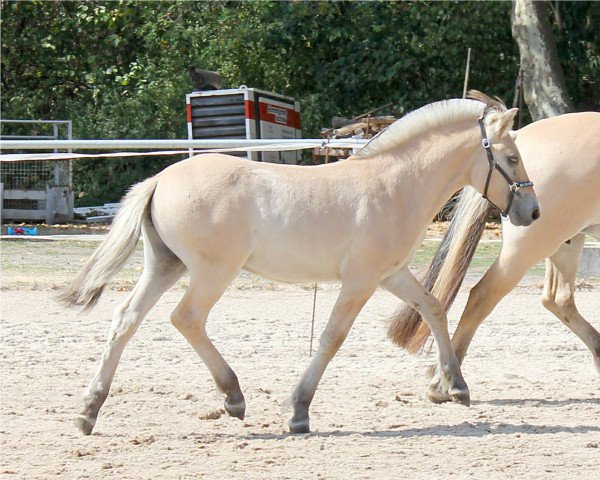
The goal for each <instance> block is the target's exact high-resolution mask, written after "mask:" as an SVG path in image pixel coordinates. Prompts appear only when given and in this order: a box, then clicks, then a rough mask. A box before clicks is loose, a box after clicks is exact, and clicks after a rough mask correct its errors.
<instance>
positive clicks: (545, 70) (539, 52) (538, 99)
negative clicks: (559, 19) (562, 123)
mask: <svg viewBox="0 0 600 480" xmlns="http://www.w3.org/2000/svg"><path fill="white" fill-rule="evenodd" d="M548 14H549V11H548V4H547V2H539V1H532V0H513V9H512V15H511V17H512V35H513V38H514V39H515V41H516V42H517V45H518V46H519V52H520V54H521V68H522V69H523V70H524V72H525V82H524V89H523V90H524V94H525V102H526V103H527V106H528V107H529V112H530V113H531V117H532V118H533V120H534V121H535V120H539V119H541V118H546V117H553V116H555V115H560V114H561V113H567V112H571V111H573V110H574V108H573V104H572V102H571V99H570V98H569V96H568V95H567V88H566V84H565V77H564V74H563V71H562V68H561V66H560V62H559V60H558V50H557V49H556V42H555V40H554V35H553V33H552V28H551V26H550V20H549V18H548Z"/></svg>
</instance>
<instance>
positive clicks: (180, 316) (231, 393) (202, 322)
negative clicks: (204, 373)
mask: <svg viewBox="0 0 600 480" xmlns="http://www.w3.org/2000/svg"><path fill="white" fill-rule="evenodd" d="M239 271H240V268H239V267H238V266H231V267H230V268H227V267H223V268H215V267H211V266H210V265H209V264H208V263H206V264H205V265H201V266H196V267H194V268H193V269H192V268H190V273H191V279H190V286H189V287H188V289H187V291H186V293H185V295H184V296H183V298H182V299H181V302H180V303H179V305H178V306H177V308H176V309H175V310H174V311H173V313H172V314H171V323H172V324H173V325H174V326H175V327H176V328H177V330H179V332H181V334H182V335H183V336H184V337H185V338H186V340H187V341H188V342H189V344H190V345H191V346H192V347H193V349H194V350H195V351H196V353H197V354H198V356H199V357H200V358H201V359H202V361H203V362H204V364H205V365H206V367H207V368H208V370H209V371H210V373H211V374H212V376H213V378H214V380H215V383H216V384H217V388H218V389H219V390H220V391H221V392H222V393H224V394H225V403H224V406H225V410H226V411H227V413H229V415H231V416H232V417H237V418H239V419H243V418H244V414H245V411H246V402H245V400H244V395H243V394H242V391H241V389H240V384H239V382H238V379H237V376H236V374H235V372H234V371H233V370H232V369H231V367H230V366H229V365H228V364H227V362H226V361H225V359H224V358H223V357H222V356H221V354H220V353H219V351H218V350H217V349H216V347H215V346H214V345H213V343H212V342H211V340H210V339H209V338H208V336H207V334H206V319H207V318H208V314H209V312H210V310H211V309H212V307H213V306H214V304H215V303H217V301H218V300H219V298H221V296H222V295H223V293H224V292H225V290H226V289H227V287H228V285H229V284H230V283H231V281H232V280H233V279H234V278H235V277H236V275H237V274H238V272H239ZM197 272H198V273H197Z"/></svg>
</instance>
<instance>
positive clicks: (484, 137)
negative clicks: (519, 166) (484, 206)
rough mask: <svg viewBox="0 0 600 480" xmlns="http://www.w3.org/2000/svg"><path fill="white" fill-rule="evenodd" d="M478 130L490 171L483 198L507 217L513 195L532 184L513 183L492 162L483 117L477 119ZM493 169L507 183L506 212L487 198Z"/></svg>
mask: <svg viewBox="0 0 600 480" xmlns="http://www.w3.org/2000/svg"><path fill="white" fill-rule="evenodd" d="M478 122H479V128H481V137H482V139H481V145H482V146H483V148H485V153H486V154H487V159H488V163H489V165H490V169H489V171H488V175H487V180H486V181H485V189H484V190H483V198H485V199H486V200H487V201H488V202H490V203H491V204H492V205H493V206H494V207H495V208H497V209H498V210H499V211H500V214H501V215H502V216H503V217H504V218H507V217H508V213H509V212H510V207H511V205H512V202H513V200H514V198H515V194H516V193H517V190H519V189H520V188H523V187H533V182H515V181H513V180H512V179H511V178H510V176H509V175H508V173H506V171H505V170H504V169H503V168H502V167H501V166H500V165H499V164H498V162H496V160H494V155H493V154H492V148H491V147H492V142H490V140H489V138H488V137H487V133H486V132H485V126H484V125H483V117H481V118H479V119H478ZM494 169H496V170H498V171H499V172H500V175H502V176H503V177H504V179H505V180H506V182H507V183H508V187H509V188H510V196H509V197H508V205H507V206H506V210H505V211H502V209H501V208H500V207H499V206H498V205H496V204H495V203H494V202H492V201H491V200H490V199H489V197H488V194H487V193H488V188H489V186H490V180H491V179H492V172H493V171H494Z"/></svg>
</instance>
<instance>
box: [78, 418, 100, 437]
mask: <svg viewBox="0 0 600 480" xmlns="http://www.w3.org/2000/svg"><path fill="white" fill-rule="evenodd" d="M95 424H96V422H95V421H94V420H92V419H91V418H90V417H84V416H83V415H78V416H77V417H76V418H75V426H76V427H77V430H79V431H80V432H81V433H82V434H83V435H86V436H87V435H89V434H90V433H92V430H93V429H94V425H95Z"/></svg>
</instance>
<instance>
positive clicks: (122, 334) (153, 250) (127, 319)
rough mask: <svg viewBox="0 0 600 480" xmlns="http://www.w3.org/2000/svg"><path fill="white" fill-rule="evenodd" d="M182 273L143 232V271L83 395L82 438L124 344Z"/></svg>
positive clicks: (150, 235) (94, 416) (167, 253)
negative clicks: (96, 370)
mask: <svg viewBox="0 0 600 480" xmlns="http://www.w3.org/2000/svg"><path fill="white" fill-rule="evenodd" d="M184 272H185V266H184V265H183V264H182V263H181V261H180V260H179V259H178V258H177V257H176V256H175V255H174V254H173V253H172V252H170V251H169V250H168V249H167V247H166V246H165V245H164V244H163V243H162V241H161V240H160V239H159V238H158V236H157V235H156V232H155V231H154V229H153V228H152V227H151V226H150V227H148V228H147V229H145V231H144V271H143V272H142V275H141V277H140V279H139V280H138V282H137V284H136V285H135V287H134V288H133V291H132V292H131V293H130V294H129V296H128V297H127V299H126V300H125V301H124V302H123V303H121V305H119V306H118V307H117V308H116V309H115V313H114V316H113V320H112V325H111V328H110V333H109V336H108V340H107V342H106V346H105V348H104V352H103V353H102V360H101V363H100V368H99V369H98V372H97V373H96V375H95V376H94V378H93V379H92V381H91V382H90V384H89V386H88V388H87V390H86V392H85V394H84V407H83V410H82V411H81V413H80V414H79V415H78V416H77V418H76V419H75V425H76V426H77V428H78V429H79V430H80V431H81V433H83V434H84V435H89V434H90V433H91V432H92V429H93V428H94V425H95V423H96V419H97V417H98V412H99V411H100V407H102V404H103V403H104V400H106V397H107V396H108V391H109V389H110V384H111V382H112V379H113V376H114V374H115V371H116V369H117V365H118V364H119V359H120V358H121V354H122V353H123V349H124V348H125V346H126V345H127V342H128V341H129V339H131V337H132V336H133V335H134V333H135V332H136V330H137V328H138V326H139V325H140V323H141V322H142V320H143V319H144V317H145V316H146V314H147V313H148V312H149V311H150V309H151V308H152V307H153V306H154V304H155V303H156V302H157V301H158V299H159V298H160V296H161V295H162V294H163V293H164V292H165V291H166V290H167V289H168V288H169V287H171V286H172V285H173V284H174V283H175V282H176V281H177V280H178V279H179V278H180V277H181V275H183V273H184Z"/></svg>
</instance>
